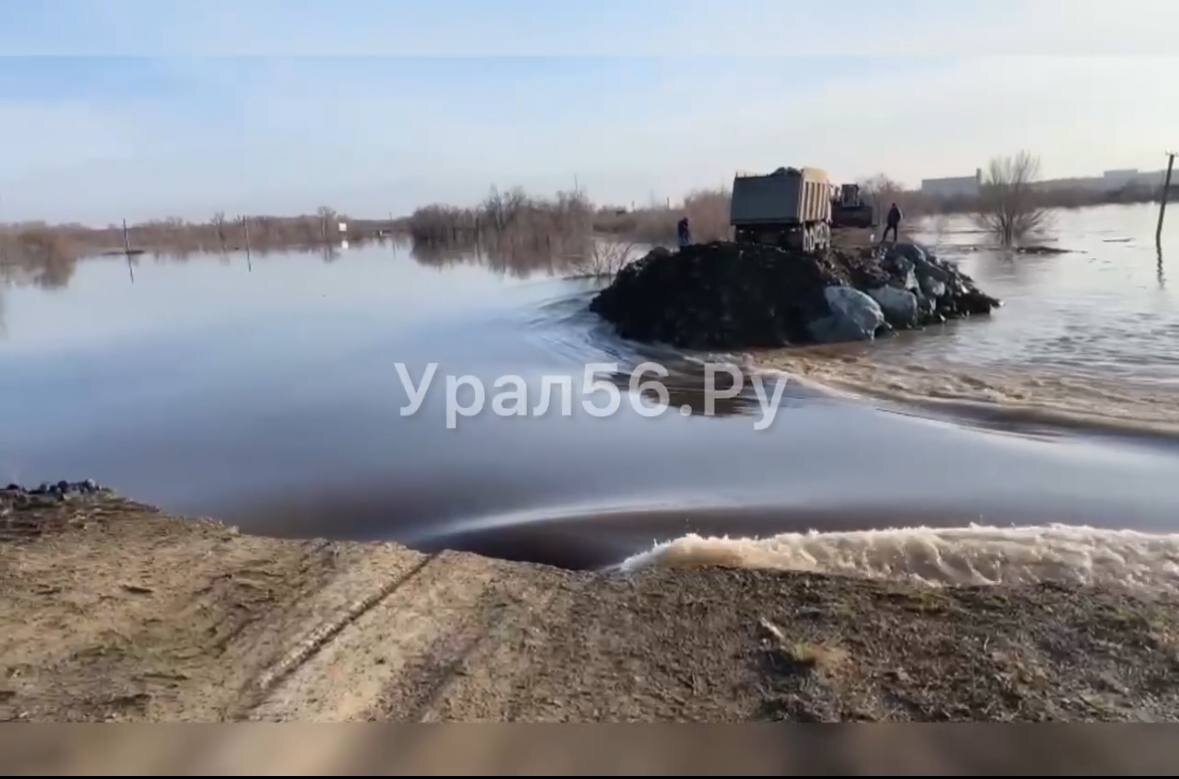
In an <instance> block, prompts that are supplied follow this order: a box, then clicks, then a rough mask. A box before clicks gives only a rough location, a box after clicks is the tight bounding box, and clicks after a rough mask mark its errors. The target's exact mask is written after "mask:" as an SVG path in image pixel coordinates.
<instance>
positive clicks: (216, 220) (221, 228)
mask: <svg viewBox="0 0 1179 779" xmlns="http://www.w3.org/2000/svg"><path fill="white" fill-rule="evenodd" d="M209 221H211V222H212V223H213V226H214V227H215V228H217V240H219V241H220V242H221V248H222V249H224V248H225V212H224V211H218V212H217V213H215V214H213V218H212V219H211V220H209Z"/></svg>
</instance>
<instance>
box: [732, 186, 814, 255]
mask: <svg viewBox="0 0 1179 779" xmlns="http://www.w3.org/2000/svg"><path fill="white" fill-rule="evenodd" d="M831 195H832V189H831V184H830V182H829V181H828V180H827V174H826V173H825V172H823V171H822V170H819V169H818V168H778V169H777V170H775V171H774V172H773V173H770V174H768V175H765V176H742V175H737V176H736V177H734V178H733V200H732V206H731V209H730V212H729V222H730V223H731V224H732V225H733V228H734V238H735V240H736V241H738V242H739V243H740V242H745V243H768V244H775V245H778V246H785V247H787V248H791V249H797V250H801V251H804V252H808V253H809V252H821V251H826V250H827V248H828V247H830V245H831Z"/></svg>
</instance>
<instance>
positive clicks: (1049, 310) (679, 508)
mask: <svg viewBox="0 0 1179 779" xmlns="http://www.w3.org/2000/svg"><path fill="white" fill-rule="evenodd" d="M1153 214H1154V211H1153V209H1152V208H1150V207H1146V206H1137V207H1105V208H1100V209H1087V210H1081V211H1076V212H1060V213H1059V214H1058V215H1057V217H1056V222H1055V227H1054V232H1053V234H1052V235H1053V237H1054V238H1055V239H1056V242H1055V243H1053V244H1052V245H1059V246H1061V247H1062V248H1075V249H1079V250H1081V251H1078V252H1075V253H1069V254H1059V255H1037V256H1018V257H1015V258H1013V259H1012V258H1005V257H1003V256H1002V255H1001V254H1000V253H997V252H994V251H990V250H986V249H983V250H970V249H968V248H966V245H968V244H979V243H985V242H986V237H985V236H982V235H978V234H976V233H970V232H962V231H964V230H968V229H970V228H969V225H968V224H965V223H962V222H960V221H957V220H950V221H949V222H947V223H939V224H930V223H927V224H925V225H924V226H923V233H922V235H921V237H922V238H923V239H925V240H927V241H930V242H933V243H938V244H939V245H941V246H943V247H945V248H944V249H943V255H944V256H947V257H951V258H953V259H958V260H960V261H961V262H962V265H963V269H964V270H966V271H967V272H968V273H971V274H972V275H973V276H974V277H975V279H976V281H977V282H978V283H979V285H980V286H981V287H982V288H983V289H984V290H986V291H987V292H989V293H991V294H993V295H996V296H998V297H1000V298H1003V299H1004V300H1005V303H1006V305H1005V307H1004V308H1003V309H1000V310H999V311H998V312H996V313H995V314H994V315H993V316H992V317H990V318H989V319H987V318H980V319H976V320H972V321H969V322H961V323H956V324H951V325H947V326H945V327H941V328H932V329H930V330H927V331H925V332H922V333H910V334H905V335H904V336H903V337H898V338H892V339H884V340H881V341H879V342H877V343H876V344H873V345H871V346H870V347H868V348H870V349H874V350H877V358H884V359H885V360H888V359H892V358H891V357H889V355H895V358H896V360H897V361H901V360H902V359H904V360H909V361H911V362H916V363H921V364H923V366H924V367H925V368H932V369H934V370H936V369H937V366H938V365H940V364H941V362H940V361H943V360H944V361H949V362H950V363H952V364H953V365H955V366H966V367H968V368H970V369H976V370H979V371H983V372H987V371H992V372H994V371H999V372H1002V371H1013V372H1016V373H1018V372H1019V371H1020V370H1021V368H1025V367H1034V368H1036V369H1037V370H1050V371H1055V372H1057V373H1058V374H1059V375H1063V376H1066V377H1071V380H1075V381H1077V382H1082V383H1084V382H1085V381H1087V380H1089V379H1091V378H1093V379H1096V380H1099V381H1100V382H1102V383H1103V386H1104V385H1110V384H1112V385H1125V386H1127V387H1135V388H1139V389H1140V388H1142V387H1146V388H1148V389H1149V390H1150V392H1162V393H1167V392H1170V391H1172V390H1179V343H1177V336H1179V299H1177V298H1176V294H1177V293H1175V292H1172V291H1171V289H1170V288H1169V287H1168V283H1167V278H1166V276H1167V274H1166V273H1165V272H1164V271H1165V270H1166V266H1165V264H1164V266H1163V267H1162V268H1160V267H1159V265H1158V262H1157V258H1156V255H1155V253H1154V248H1153V232H1154V231H1153V217H1152V215H1153ZM1176 232H1177V231H1176V230H1174V229H1172V231H1171V235H1173V236H1174V235H1175V234H1176ZM1127 238H1128V239H1129V240H1123V239H1127ZM1172 244H1174V245H1175V247H1176V253H1177V254H1179V241H1175V240H1173V241H1172ZM955 246H956V247H957V248H955ZM481 259H482V258H465V259H463V260H461V261H453V262H451V261H440V260H438V259H437V258H430V257H426V258H418V257H415V256H414V254H413V252H412V250H411V248H410V247H408V246H405V245H400V246H397V245H392V244H386V245H368V246H364V247H361V248H356V247H353V248H351V249H347V250H342V251H339V252H337V253H334V254H332V255H331V256H328V257H325V256H323V255H321V254H318V253H314V252H311V253H306V252H289V253H271V254H269V255H267V256H265V257H259V256H253V257H251V258H249V261H247V258H246V257H245V256H244V255H243V254H240V253H239V254H230V255H227V256H193V257H190V258H187V259H185V260H172V259H167V258H160V259H154V258H152V257H150V256H145V257H142V258H139V259H138V260H137V261H136V262H135V263H134V265H133V267H128V264H127V263H126V261H125V260H124V259H123V258H121V257H119V258H94V259H86V260H82V261H79V262H78V263H77V264H76V266H74V267H73V268H72V270H70V271H69V272H66V273H62V272H58V273H56V274H55V275H54V276H53V278H52V279H50V280H48V281H47V280H45V279H42V280H41V282H40V283H32V282H31V281H30V280H29V279H28V278H23V277H22V278H20V279H13V280H10V281H9V283H7V284H6V285H5V286H3V287H0V436H2V437H0V480H5V481H15V482H20V483H26V484H29V483H32V484H35V483H38V482H40V481H45V480H54V481H56V480H57V479H62V478H65V479H82V478H87V477H92V478H94V479H96V480H98V481H99V482H101V483H103V484H106V485H109V486H111V487H113V488H115V489H116V490H118V491H119V492H121V493H123V494H126V495H128V496H131V497H133V498H136V499H139V500H142V501H147V502H151V503H155V504H158V505H160V506H162V507H164V508H166V509H168V510H171V511H174V512H178V513H183V514H189V515H206V516H213V517H217V518H219V519H223V520H226V521H228V522H231V523H234V524H237V525H239V526H241V527H242V528H243V529H246V530H250V531H255V532H261V533H267V534H274V535H283V536H328V537H332V538H355V539H395V540H400V541H403V542H406V543H409V544H411V545H413V546H416V547H418V548H423V549H436V548H441V547H460V548H466V549H472V550H477V551H482V552H486V553H489V554H495V555H498V556H503V557H509V558H517V559H531V560H539V561H544V562H551V563H556V564H561V565H569V566H600V565H607V564H611V563H617V562H620V561H621V560H623V559H624V558H626V557H628V556H630V555H633V554H635V553H637V552H641V551H643V550H647V549H649V548H650V547H651V546H652V544H653V543H654V542H656V541H661V540H667V539H671V538H675V537H677V536H682V535H684V534H686V533H689V532H696V533H700V534H716V535H723V534H728V535H732V536H767V535H773V534H776V533H782V532H786V531H805V530H808V529H817V530H855V529H863V528H887V527H908V526H914V525H926V526H933V527H937V526H947V527H948V526H964V525H969V524H970V523H980V524H986V525H999V526H1005V525H1009V524H1020V525H1030V524H1046V523H1057V522H1059V523H1068V524H1087V525H1094V526H1097V527H1104V528H1132V529H1138V530H1145V531H1152V532H1171V531H1179V479H1177V478H1176V477H1177V476H1179V442H1173V441H1172V440H1169V439H1166V438H1159V437H1153V438H1148V437H1138V436H1133V435H1129V434H1127V435H1124V436H1122V435H1110V434H1109V433H1108V431H1102V432H1098V431H1088V430H1086V429H1084V428H1083V427H1082V428H1078V427H1070V428H1068V429H1060V430H1053V429H1046V428H1045V427H1043V426H1036V427H1034V428H1030V429H1024V428H1021V427H1020V426H1019V425H1015V424H1013V425H1010V426H1005V425H995V424H993V423H990V424H980V423H977V422H974V421H972V420H971V419H969V418H960V419H959V418H954V417H952V416H947V415H944V414H939V415H930V414H926V413H924V412H922V411H920V410H919V409H908V408H904V407H897V406H890V405H886V404H877V403H874V402H870V401H861V400H856V399H838V398H833V397H830V396H827V395H825V394H824V393H821V392H815V391H813V389H811V388H808V387H806V386H803V385H798V384H791V385H790V386H789V387H788V389H787V392H786V395H785V397H784V399H783V401H782V408H781V410H780V412H779V413H778V415H777V417H776V420H775V422H774V424H773V425H772V426H771V427H770V428H769V429H767V430H764V431H758V430H755V429H754V422H755V421H756V419H757V418H758V417H759V416H760V412H759V411H758V410H757V408H756V406H755V405H753V404H751V403H741V402H738V403H735V404H732V405H730V406H728V407H722V409H721V411H723V412H724V413H721V414H718V415H717V416H713V417H706V416H704V415H702V414H699V413H692V414H690V415H687V416H685V415H682V414H680V413H678V406H679V404H680V403H682V402H686V403H689V404H690V405H696V403H695V400H696V399H695V396H694V395H693V391H692V389H691V388H692V387H693V386H694V385H695V383H696V382H697V380H698V379H697V372H698V370H699V368H698V365H696V363H694V362H692V361H690V360H685V359H684V358H683V356H681V355H677V354H674V353H671V352H667V351H662V350H659V349H657V348H647V347H640V346H639V345H636V344H631V343H628V342H625V341H622V340H621V339H619V338H617V337H616V336H615V335H614V334H613V333H612V331H611V329H610V327H609V326H607V325H604V324H603V323H602V322H600V321H599V320H598V319H597V318H596V316H595V315H593V314H591V313H590V312H589V311H587V309H586V306H587V303H588V301H589V299H590V297H591V296H592V294H593V291H594V289H595V288H596V285H597V283H596V282H594V281H591V280H585V279H566V278H562V277H561V275H560V274H561V271H560V268H559V267H557V266H554V267H553V271H552V272H551V273H550V272H549V270H548V269H547V268H546V267H543V264H542V266H541V267H539V268H537V267H536V266H535V265H532V266H530V268H532V269H531V270H530V271H529V272H524V271H523V270H517V271H516V272H513V271H512V270H511V268H510V267H505V266H504V265H503V264H502V263H499V262H491V263H488V262H486V261H481ZM1176 262H1179V259H1177V260H1176ZM59 271H60V269H59ZM1175 276H1176V283H1179V271H1175ZM63 277H64V278H63ZM650 358H653V359H657V360H659V361H661V362H664V363H666V364H668V365H669V367H671V368H672V369H673V371H675V376H674V377H673V379H672V380H670V381H671V383H673V384H676V383H677V382H678V383H679V384H682V385H683V387H684V389H683V396H682V397H678V396H675V397H673V408H674V409H675V411H674V412H673V413H667V414H663V415H662V416H660V417H658V418H655V419H647V418H643V417H641V416H639V415H638V414H637V413H634V412H633V410H632V409H631V408H630V407H629V405H628V404H626V403H624V404H623V406H622V409H621V410H620V411H619V413H618V414H616V415H614V416H611V417H609V418H606V419H599V418H593V417H590V416H589V415H587V414H585V413H584V412H583V411H582V410H581V408H580V405H581V399H582V396H581V395H580V394H578V393H575V394H574V396H573V411H574V413H573V414H572V415H571V416H568V417H566V416H562V415H561V414H559V413H556V411H557V410H556V409H555V408H553V409H550V412H549V413H548V414H547V415H545V416H542V417H533V416H531V415H529V416H525V417H507V418H504V417H499V416H495V415H493V414H489V413H484V414H482V415H479V416H475V417H471V418H463V419H460V420H459V423H458V427H457V429H454V430H448V429H447V427H446V419H445V413H444V409H443V400H444V393H443V391H442V384H443V381H444V377H445V376H447V375H456V376H457V375H462V374H470V375H473V376H477V377H480V378H481V379H482V380H483V382H484V383H485V384H486V386H487V387H488V389H489V390H490V389H491V387H492V383H493V382H494V380H495V379H496V378H497V377H499V376H501V375H504V374H518V375H520V376H522V377H523V378H524V379H525V380H526V382H527V383H528V389H529V394H528V403H529V406H530V407H531V406H534V405H535V404H536V401H537V400H538V399H539V395H540V385H541V383H542V377H545V376H554V375H565V376H569V377H571V379H572V382H573V386H574V387H575V388H579V387H580V386H581V382H582V377H583V372H584V370H585V365H586V364H587V363H593V362H619V363H621V365H622V367H623V369H625V368H626V367H627V366H633V365H634V364H636V363H638V362H640V361H642V360H644V359H650ZM398 362H400V363H404V364H405V365H406V366H407V367H408V369H409V372H410V374H411V376H412V377H414V379H415V380H416V379H417V378H418V377H420V376H421V375H422V373H423V371H424V370H425V368H426V366H427V364H429V363H437V364H438V368H437V378H436V380H435V384H434V385H433V386H432V388H431V389H430V390H429V392H428V394H427V397H426V401H425V403H424V406H423V408H422V410H421V411H419V412H418V413H417V414H415V415H413V416H402V415H401V413H400V409H401V407H403V406H404V405H406V403H407V402H408V401H407V397H406V392H405V390H404V388H403V386H402V383H401V381H400V380H399V378H398V375H397V372H396V370H395V364H396V363H398ZM673 389H674V387H673ZM489 400H490V398H489ZM697 410H698V409H697Z"/></svg>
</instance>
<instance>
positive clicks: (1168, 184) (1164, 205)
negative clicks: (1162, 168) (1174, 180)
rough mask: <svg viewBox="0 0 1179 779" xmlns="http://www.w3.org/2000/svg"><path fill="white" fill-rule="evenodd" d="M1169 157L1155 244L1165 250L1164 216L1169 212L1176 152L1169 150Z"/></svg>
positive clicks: (1155, 233)
mask: <svg viewBox="0 0 1179 779" xmlns="http://www.w3.org/2000/svg"><path fill="white" fill-rule="evenodd" d="M1167 154H1168V157H1167V177H1166V178H1165V179H1163V197H1162V200H1161V201H1160V202H1159V226H1158V229H1156V230H1155V231H1154V245H1155V246H1156V247H1158V250H1159V251H1160V252H1162V250H1163V217H1164V216H1166V214H1167V195H1168V193H1169V192H1170V189H1171V170H1172V169H1174V167H1175V152H1168V153H1167Z"/></svg>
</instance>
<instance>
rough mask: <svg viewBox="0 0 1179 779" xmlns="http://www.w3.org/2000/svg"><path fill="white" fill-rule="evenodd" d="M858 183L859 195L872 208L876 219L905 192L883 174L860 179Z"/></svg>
mask: <svg viewBox="0 0 1179 779" xmlns="http://www.w3.org/2000/svg"><path fill="white" fill-rule="evenodd" d="M858 183H859V185H860V193H861V195H863V197H864V199H865V200H867V201H868V203H869V205H871V206H872V210H873V211H875V212H876V214H877V217H879V216H880V215H881V214H883V213H885V212H886V211H887V210H888V208H889V206H891V205H892V204H893V203H896V202H898V201H900V200H901V199H902V197H901V196H902V193H903V192H904V191H905V190H904V187H902V186H901V185H900V184H899V183H898V182H897V181H895V180H893V179H891V178H889V177H888V176H887V175H886V174H884V173H877V174H876V175H875V176H872V177H870V178H866V179H860V181H859V182H858Z"/></svg>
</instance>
